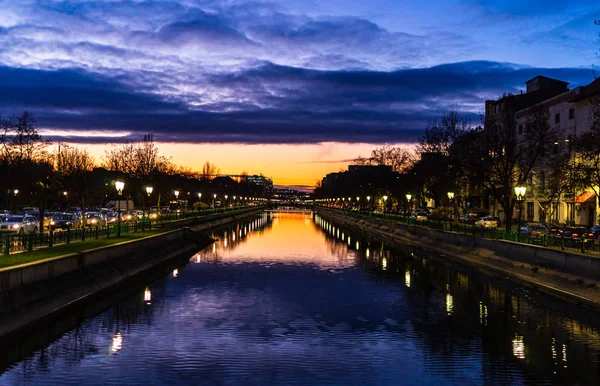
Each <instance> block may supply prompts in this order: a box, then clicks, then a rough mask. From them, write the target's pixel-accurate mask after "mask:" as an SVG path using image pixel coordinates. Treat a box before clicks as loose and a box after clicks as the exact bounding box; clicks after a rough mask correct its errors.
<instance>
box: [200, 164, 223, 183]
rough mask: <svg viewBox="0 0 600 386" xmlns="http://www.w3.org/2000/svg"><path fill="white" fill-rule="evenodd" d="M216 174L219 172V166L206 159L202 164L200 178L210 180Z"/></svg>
mask: <svg viewBox="0 0 600 386" xmlns="http://www.w3.org/2000/svg"><path fill="white" fill-rule="evenodd" d="M217 174H219V168H218V167H217V166H216V165H215V164H213V163H211V162H210V161H206V162H205V163H204V165H203V166H202V171H201V172H200V179H202V180H211V179H213V178H214V177H216V175H217Z"/></svg>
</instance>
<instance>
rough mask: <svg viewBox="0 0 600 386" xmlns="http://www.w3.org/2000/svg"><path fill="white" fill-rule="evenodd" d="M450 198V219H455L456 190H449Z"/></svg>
mask: <svg viewBox="0 0 600 386" xmlns="http://www.w3.org/2000/svg"><path fill="white" fill-rule="evenodd" d="M448 200H449V201H450V221H452V220H453V219H454V205H453V204H454V192H448Z"/></svg>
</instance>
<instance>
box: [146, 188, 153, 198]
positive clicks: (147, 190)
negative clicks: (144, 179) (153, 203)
mask: <svg viewBox="0 0 600 386" xmlns="http://www.w3.org/2000/svg"><path fill="white" fill-rule="evenodd" d="M153 191H154V188H153V187H152V186H146V194H148V196H150V195H151V194H152V192H153Z"/></svg>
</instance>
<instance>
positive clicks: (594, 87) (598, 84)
mask: <svg viewBox="0 0 600 386" xmlns="http://www.w3.org/2000/svg"><path fill="white" fill-rule="evenodd" d="M598 94H600V78H597V79H596V80H595V81H593V82H592V83H590V84H588V85H587V86H584V87H582V88H581V91H580V92H579V95H577V96H576V97H575V98H573V99H571V102H575V101H577V100H581V99H585V98H589V97H591V96H593V95H598Z"/></svg>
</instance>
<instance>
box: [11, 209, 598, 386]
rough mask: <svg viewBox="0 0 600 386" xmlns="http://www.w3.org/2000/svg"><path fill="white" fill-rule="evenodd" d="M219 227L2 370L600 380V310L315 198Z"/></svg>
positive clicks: (469, 381)
mask: <svg viewBox="0 0 600 386" xmlns="http://www.w3.org/2000/svg"><path fill="white" fill-rule="evenodd" d="M212 237H213V238H215V239H217V242H215V243H214V244H212V245H211V246H209V247H207V248H206V249H204V250H201V251H198V252H197V253H195V254H194V255H192V256H190V257H189V260H188V259H186V261H185V263H184V264H183V265H181V266H178V267H177V268H174V269H173V271H170V272H169V274H168V275H166V276H164V277H161V278H160V279H158V280H155V281H152V282H148V283H139V285H138V286H136V287H135V288H129V289H127V290H125V289H124V290H123V294H122V295H121V296H120V297H119V298H118V299H116V300H115V302H113V303H112V304H110V305H109V306H108V307H107V308H105V309H104V310H103V311H101V312H100V313H98V314H96V315H95V316H92V317H90V318H87V319H85V320H82V321H81V322H79V323H78V324H77V325H76V326H74V327H73V328H71V329H70V330H69V331H67V332H66V333H62V334H60V335H58V336H56V337H53V338H52V339H51V340H50V341H47V342H43V344H39V345H37V347H35V346H34V345H31V344H28V345H26V346H27V347H31V348H30V349H29V348H28V349H25V348H24V347H23V346H24V345H21V346H14V347H13V346H11V347H2V350H3V351H4V352H5V353H6V352H7V351H10V352H18V353H19V355H18V359H17V360H15V361H12V362H11V363H5V364H3V367H2V368H0V384H7V385H20V384H23V385H25V384H35V385H59V384H60V385H70V384H86V385H117V384H118V385H122V384H140V385H148V384H151V385H177V384H208V385H225V384H227V385H238V384H244V385H270V384H281V385H288V384H340V385H341V384H343V385H368V384H378V385H388V384H402V385H482V384H490V385H501V384H515V385H522V384H523V385H529V384H531V385H533V384H535V385H541V384H561V385H569V384H573V385H595V384H598V382H599V381H598V380H599V379H600V332H599V331H600V318H598V315H597V314H595V313H593V312H591V311H586V310H583V309H580V308H579V307H576V306H573V305H567V304H564V303H562V302H560V301H558V300H556V299H553V298H550V297H546V296H543V295H539V294H537V293H535V292H532V290H530V289H527V288H524V287H522V286H519V285H517V284H515V283H511V282H508V281H506V280H503V279H501V278H494V277H489V276H485V275H483V274H481V273H478V272H476V271H474V270H472V269H470V268H469V267H464V266H460V265H457V264H455V263H451V262H449V261H446V260H445V259H444V258H443V257H439V256H434V255H431V254H429V253H426V252H424V251H422V250H419V249H416V248H413V247H402V248H398V247H395V248H390V247H388V246H387V245H386V244H385V243H384V242H382V241H380V240H378V239H377V238H374V237H371V236H369V235H367V234H364V233H357V232H353V231H349V230H348V229H344V228H343V227H341V228H340V227H339V226H338V224H336V223H334V222H331V221H328V220H326V219H324V218H321V217H319V216H318V215H316V214H313V213H310V212H304V213H277V212H269V213H264V214H262V215H260V216H258V217H256V218H253V219H250V220H246V221H244V222H240V223H238V224H235V225H232V226H229V227H227V228H223V229H221V230H219V231H218V232H215V233H214V234H213V235H212ZM48 328H49V329H51V328H52V326H51V325H49V326H48ZM11 350H12V351H11Z"/></svg>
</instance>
